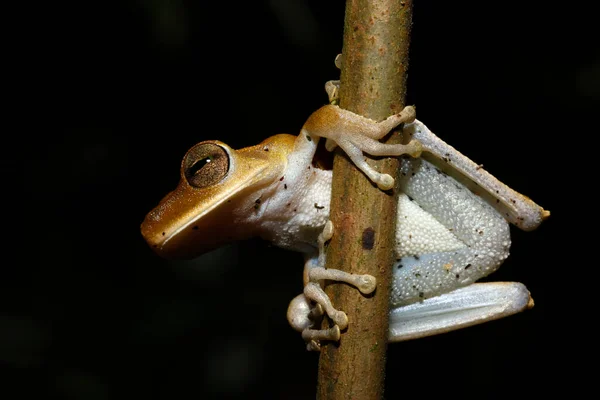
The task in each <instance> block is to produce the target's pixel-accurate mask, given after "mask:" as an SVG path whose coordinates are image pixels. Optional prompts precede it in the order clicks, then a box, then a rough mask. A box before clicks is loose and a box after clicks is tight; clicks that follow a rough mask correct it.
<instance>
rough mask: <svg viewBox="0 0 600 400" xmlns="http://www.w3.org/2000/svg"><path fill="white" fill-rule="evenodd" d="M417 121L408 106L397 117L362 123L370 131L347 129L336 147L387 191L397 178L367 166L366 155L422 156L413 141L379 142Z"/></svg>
mask: <svg viewBox="0 0 600 400" xmlns="http://www.w3.org/2000/svg"><path fill="white" fill-rule="evenodd" d="M415 118H416V111H415V108H414V107H412V106H407V107H405V108H404V109H403V110H402V111H401V112H399V113H398V114H394V115H392V116H390V117H388V118H386V119H384V120H383V121H381V122H375V121H371V120H368V119H366V118H365V119H364V120H361V121H360V123H361V125H362V124H364V125H366V126H368V128H366V129H365V128H363V129H360V130H357V131H354V130H348V131H346V132H345V134H344V135H343V136H340V137H339V138H336V139H335V140H336V142H337V145H338V146H340V147H341V148H342V149H343V150H344V151H345V152H346V154H347V155H348V157H350V159H351V160H352V162H353V163H354V164H355V165H356V166H357V167H358V168H359V169H360V170H361V171H362V172H363V173H364V174H365V175H367V177H369V179H371V181H373V182H374V183H375V184H376V185H377V186H378V187H379V188H380V189H382V190H388V189H391V188H392V187H393V186H394V178H392V177H391V176H390V175H389V174H382V173H380V172H377V171H375V169H373V167H371V166H370V165H369V164H367V162H366V160H365V159H364V157H363V153H367V154H370V155H372V156H387V157H389V156H400V155H402V154H408V155H410V156H412V157H419V156H420V155H421V152H422V151H423V147H422V145H421V142H419V141H418V140H415V139H412V140H411V141H410V142H408V143H407V144H387V143H381V142H379V139H381V138H382V137H383V136H385V135H386V134H387V133H389V131H390V130H392V129H394V128H395V127H397V126H398V125H400V124H402V123H410V122H413V121H414V120H415ZM365 120H367V121H370V123H366V121H365Z"/></svg>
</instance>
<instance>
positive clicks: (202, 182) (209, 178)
mask: <svg viewBox="0 0 600 400" xmlns="http://www.w3.org/2000/svg"><path fill="white" fill-rule="evenodd" d="M227 171H229V155H228V154H227V152H226V151H225V149H223V148H222V147H221V146H218V145H216V144H213V143H200V144H197V145H196V146H194V147H192V148H191V149H190V150H189V151H188V152H187V154H186V155H185V157H184V158H183V174H184V176H185V179H186V180H187V181H188V183H189V184H190V185H191V186H193V187H196V188H203V187H207V186H210V185H214V184H215V183H217V182H219V181H220V180H221V179H223V177H225V175H227Z"/></svg>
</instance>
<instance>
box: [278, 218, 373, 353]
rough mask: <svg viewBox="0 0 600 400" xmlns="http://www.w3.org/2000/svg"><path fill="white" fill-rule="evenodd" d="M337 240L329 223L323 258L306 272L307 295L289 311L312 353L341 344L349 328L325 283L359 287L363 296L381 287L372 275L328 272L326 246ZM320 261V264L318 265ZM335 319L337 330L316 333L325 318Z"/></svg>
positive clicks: (321, 241)
mask: <svg viewBox="0 0 600 400" xmlns="http://www.w3.org/2000/svg"><path fill="white" fill-rule="evenodd" d="M332 236H333V223H332V222H331V221H327V223H326V224H325V227H324V228H323V231H322V232H321V234H320V235H319V238H318V248H319V256H318V258H316V260H315V259H314V258H312V259H309V260H308V261H307V262H306V264H305V270H304V279H305V286H304V293H303V294H301V295H299V296H296V297H295V298H294V299H293V300H292V301H291V302H290V305H289V307H288V312H287V318H288V322H289V323H290V325H291V326H292V328H294V329H295V330H297V331H298V332H302V337H303V338H304V340H305V341H306V342H307V349H308V350H317V351H318V350H320V349H321V341H323V340H330V341H339V340H340V330H342V329H346V327H347V326H348V316H347V315H346V313H345V312H343V311H340V310H337V309H335V307H333V305H332V304H331V300H330V299H329V296H327V294H326V293H325V292H324V291H323V288H322V282H324V281H326V280H330V281H337V282H345V283H348V284H350V285H352V286H355V287H356V288H357V289H358V290H359V291H360V292H361V293H364V294H369V293H372V292H373V291H374V290H375V288H376V287H377V280H376V279H375V277H374V276H372V275H359V274H351V273H348V272H344V271H340V270H337V269H326V268H325V267H324V266H325V243H326V242H327V241H328V240H329V239H331V237H332ZM315 261H316V262H315ZM325 313H326V314H327V316H328V317H329V318H330V319H331V321H332V322H333V326H332V327H331V328H329V329H315V327H317V326H321V322H322V317H323V315H324V314H325Z"/></svg>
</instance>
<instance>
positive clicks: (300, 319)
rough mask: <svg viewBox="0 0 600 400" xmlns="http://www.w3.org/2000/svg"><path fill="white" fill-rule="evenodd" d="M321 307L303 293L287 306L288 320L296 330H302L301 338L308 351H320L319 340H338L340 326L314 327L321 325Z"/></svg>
mask: <svg viewBox="0 0 600 400" xmlns="http://www.w3.org/2000/svg"><path fill="white" fill-rule="evenodd" d="M323 315H324V312H323V308H322V307H321V305H320V304H316V305H314V303H312V302H311V301H310V300H308V299H307V298H306V296H305V295H304V294H301V295H298V296H296V297H295V298H294V299H293V300H292V301H291V302H290V305H289V307H288V311H287V318H288V322H289V323H290V325H291V326H292V328H294V329H295V330H297V331H298V332H302V338H303V339H304V341H305V342H306V349H307V350H308V351H320V350H321V341H323V340H330V341H336V342H337V341H339V340H340V328H339V326H338V325H334V326H333V327H331V328H329V329H315V327H317V326H321V322H322V320H323Z"/></svg>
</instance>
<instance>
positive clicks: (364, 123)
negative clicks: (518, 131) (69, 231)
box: [141, 81, 549, 350]
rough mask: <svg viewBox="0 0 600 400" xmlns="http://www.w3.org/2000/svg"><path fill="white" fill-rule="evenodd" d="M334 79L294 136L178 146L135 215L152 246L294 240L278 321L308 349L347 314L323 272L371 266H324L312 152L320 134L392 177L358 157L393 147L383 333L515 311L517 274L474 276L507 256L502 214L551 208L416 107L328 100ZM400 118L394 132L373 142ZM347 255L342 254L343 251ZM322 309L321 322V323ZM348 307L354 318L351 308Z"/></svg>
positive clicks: (525, 302)
mask: <svg viewBox="0 0 600 400" xmlns="http://www.w3.org/2000/svg"><path fill="white" fill-rule="evenodd" d="M337 88H338V83H337V82H334V81H330V82H328V83H327V84H326V91H327V93H328V94H329V98H330V104H328V105H325V106H323V107H322V108H320V109H318V110H317V111H315V112H314V113H313V114H312V115H311V116H310V117H309V118H308V120H307V121H306V123H305V124H304V126H303V127H302V129H301V130H300V134H299V135H298V136H293V135H288V134H280V135H276V136H272V137H270V138H268V139H266V140H265V141H263V142H262V143H260V144H258V145H256V146H252V147H247V148H244V149H241V150H234V149H232V148H231V147H229V146H228V145H226V144H225V143H222V142H220V141H218V140H209V141H204V142H201V143H199V144H197V145H195V146H193V147H192V148H191V149H190V150H189V151H188V152H187V153H186V154H185V156H184V157H183V161H182V163H181V181H180V183H179V185H178V186H177V188H176V189H175V190H174V191H173V192H171V193H169V194H168V195H167V196H166V197H165V198H163V199H162V201H161V202H160V204H159V205H158V206H157V207H156V208H155V209H154V210H152V211H151V212H150V213H149V214H148V215H147V216H146V219H145V220H144V222H143V223H142V226H141V230H142V234H143V236H144V238H145V239H146V241H147V242H148V244H149V245H150V246H151V247H152V248H153V249H154V250H155V251H156V252H157V253H158V254H159V255H161V256H164V257H169V258H171V257H175V258H192V257H194V256H197V255H200V254H202V253H204V252H207V251H210V250H212V249H214V248H216V247H218V246H220V245H223V244H226V243H228V242H231V241H234V240H241V239H246V238H250V237H253V236H259V237H262V238H264V239H266V240H269V241H271V242H272V243H273V244H275V245H277V246H280V247H282V248H286V249H290V250H295V251H299V252H302V253H303V254H304V257H305V264H304V291H303V293H302V294H300V295H298V296H297V297H296V298H294V299H293V300H292V301H291V303H290V306H289V308H288V321H289V322H290V324H291V326H292V327H293V328H294V329H296V330H298V331H300V332H302V337H303V338H304V340H305V342H306V343H307V348H308V349H309V350H319V348H320V346H321V343H322V342H323V341H327V340H333V341H337V340H339V339H340V330H343V329H344V328H346V327H347V326H348V318H347V316H346V314H345V313H344V312H343V311H340V310H337V309H336V308H335V307H334V306H333V305H332V304H331V301H330V299H329V298H328V297H327V295H326V294H325V292H324V291H323V288H322V286H323V284H324V282H325V281H329V282H335V281H342V282H346V283H350V284H351V285H353V286H355V287H356V288H357V289H358V290H360V291H361V292H363V293H365V294H366V293H370V292H372V291H374V290H375V288H376V279H375V277H373V276H370V275H356V274H349V273H346V272H343V271H339V270H334V269H326V268H325V267H324V266H325V251H324V247H325V244H326V242H327V240H328V239H330V238H331V237H332V235H333V234H334V230H335V229H334V227H333V224H332V223H331V221H329V206H330V196H331V178H332V172H331V171H330V170H326V169H323V168H320V167H319V166H318V165H316V164H315V162H314V161H315V160H314V158H315V152H316V150H317V145H318V143H319V140H320V138H326V140H327V142H326V144H325V147H326V148H327V149H328V150H332V149H333V148H334V147H336V146H339V147H340V148H341V149H342V150H343V151H344V152H345V153H346V154H347V155H348V156H349V157H350V159H351V160H352V161H353V163H354V164H355V165H356V167H357V168H359V169H360V170H361V171H362V172H363V173H364V174H365V176H366V178H367V179H370V180H371V181H372V182H373V183H374V184H375V185H377V186H378V187H379V188H381V189H382V190H388V189H390V188H392V187H393V185H394V178H392V177H391V176H390V175H387V174H382V173H379V172H377V171H376V170H375V169H374V168H372V167H370V166H369V165H368V164H367V163H366V162H365V159H364V153H367V154H370V155H374V156H402V157H403V159H402V164H401V169H400V171H399V174H398V179H399V180H400V188H401V193H399V196H398V212H397V215H396V221H397V227H396V248H395V251H396V255H397V257H396V259H397V261H396V263H395V264H394V265H390V268H393V271H394V278H393V279H394V283H393V286H392V293H391V306H392V309H391V311H390V332H389V339H390V341H401V340H407V339H414V338H419V337H424V336H428V335H433V334H438V333H442V332H447V331H451V330H454V329H458V328H462V327H466V326H470V325H474V324H477V323H481V322H485V321H489V320H493V319H497V318H501V317H504V316H507V315H511V314H514V313H517V312H520V311H522V310H524V309H526V308H528V307H531V306H532V305H533V301H532V299H531V297H530V294H529V291H528V290H527V289H526V288H525V286H524V285H523V284H521V283H516V282H508V283H507V282H502V283H500V282H495V283H474V282H475V281H477V280H478V279H480V278H482V277H484V276H486V275H488V274H490V273H491V272H493V271H495V270H496V269H497V268H498V267H499V266H500V264H501V263H502V262H503V261H504V260H505V259H506V257H508V254H509V247H510V233H509V225H508V222H510V223H512V224H514V225H516V226H517V227H519V228H521V229H523V230H532V229H535V228H536V227H537V226H538V225H539V224H540V223H541V222H542V220H544V219H545V218H546V217H548V216H549V212H548V211H546V210H544V209H543V208H542V207H540V206H538V205H537V204H535V203H534V202H533V201H531V200H530V199H529V198H527V197H525V196H523V195H521V194H519V193H517V192H515V191H514V190H512V189H511V188H509V187H508V186H506V185H504V184H503V183H501V182H500V181H498V180H497V179H496V178H494V177H493V176H492V175H490V174H489V173H488V172H486V171H485V170H484V169H483V168H482V167H481V166H480V165H477V164H475V163H474V162H473V161H471V160H470V159H468V158H467V157H465V156H464V155H462V154H461V153H460V152H458V151H457V150H456V149H454V148H453V147H451V146H450V145H448V144H446V143H445V142H443V141H442V140H441V139H440V138H438V137H437V136H436V135H434V134H433V133H432V132H431V131H430V130H429V129H428V128H427V127H426V126H425V124H423V123H422V122H420V121H419V120H417V119H416V118H415V109H414V108H413V107H410V106H409V107H406V108H404V109H403V110H402V112H400V113H398V114H396V115H392V116H390V117H388V118H387V119H385V120H383V121H380V122H377V121H373V120H371V119H368V118H365V117H362V116H360V115H357V114H354V113H352V112H350V111H347V110H344V109H341V108H339V107H338V106H336V105H334V104H333V103H334V102H335V99H336V96H337ZM397 127H400V128H401V134H402V135H403V139H404V141H403V143H404V144H395V145H390V144H384V143H381V142H379V139H381V138H382V137H383V136H385V135H386V134H388V133H389V132H390V131H391V130H392V129H394V128H397ZM349 261H350V260H349ZM324 313H326V314H327V315H328V316H329V317H330V318H331V320H332V321H333V327H332V328H330V329H319V327H320V325H321V324H320V319H321V318H322V316H323V315H324ZM357 318H360V316H358V317H357Z"/></svg>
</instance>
